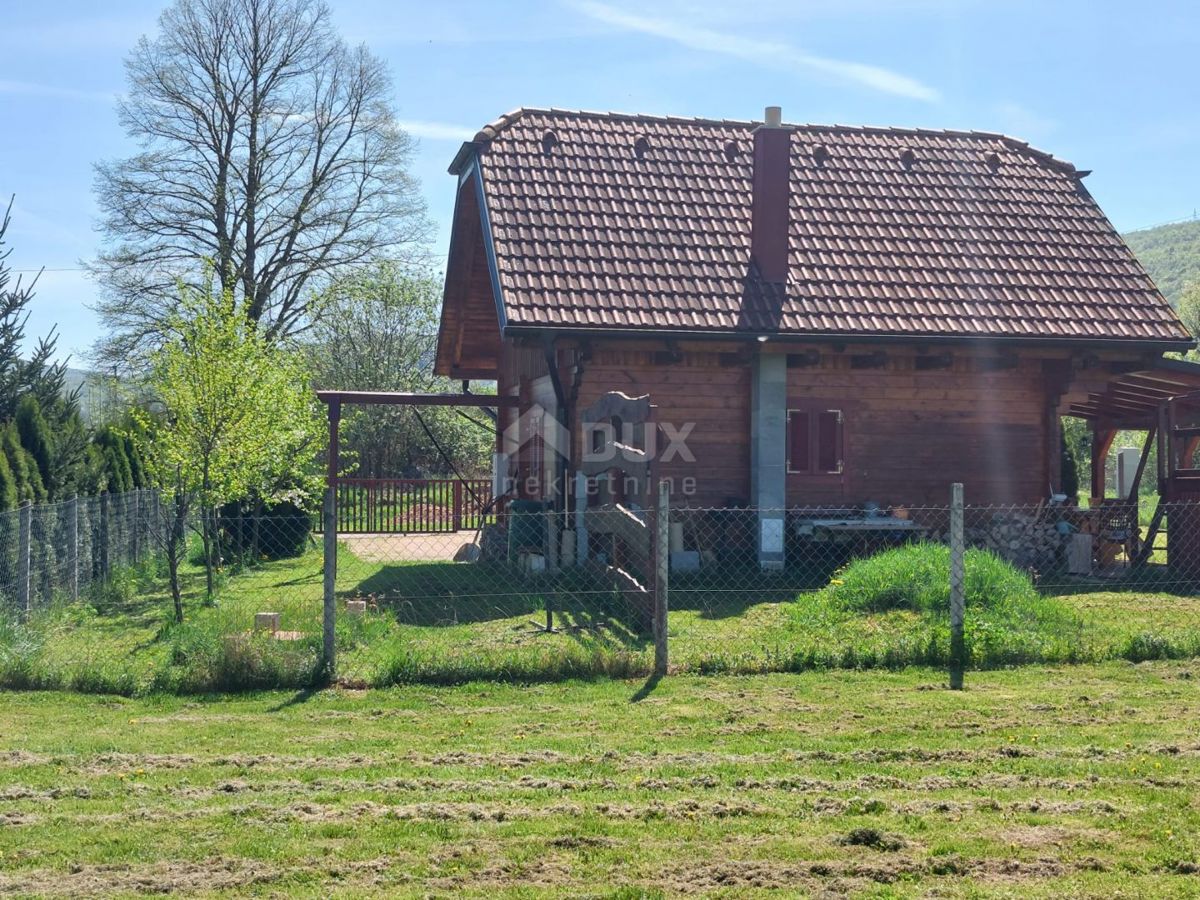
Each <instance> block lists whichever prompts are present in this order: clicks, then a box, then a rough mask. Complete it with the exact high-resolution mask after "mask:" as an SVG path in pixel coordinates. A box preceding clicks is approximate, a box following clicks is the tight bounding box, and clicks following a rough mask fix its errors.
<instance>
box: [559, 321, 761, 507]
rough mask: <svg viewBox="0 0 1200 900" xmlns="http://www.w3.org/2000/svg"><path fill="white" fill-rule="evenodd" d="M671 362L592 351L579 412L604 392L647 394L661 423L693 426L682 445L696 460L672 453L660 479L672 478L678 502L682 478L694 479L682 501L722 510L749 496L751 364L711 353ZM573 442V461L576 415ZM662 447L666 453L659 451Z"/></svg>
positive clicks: (650, 355) (627, 352)
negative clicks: (691, 489) (692, 488)
mask: <svg viewBox="0 0 1200 900" xmlns="http://www.w3.org/2000/svg"><path fill="white" fill-rule="evenodd" d="M683 357H684V358H683V360H682V361H681V362H679V363H675V364H671V365H663V364H656V362H655V353H654V352H652V351H647V350H634V349H605V348H604V345H603V344H601V345H599V346H597V347H596V348H595V349H593V350H592V352H591V358H590V359H588V360H586V361H585V362H584V363H583V375H582V377H581V379H580V382H579V399H578V403H577V404H576V409H577V410H582V409H585V408H586V407H588V406H590V405H591V404H592V403H594V402H595V401H596V399H597V398H598V397H600V395H602V394H604V393H607V392H608V391H621V392H623V393H625V394H628V395H629V396H631V397H637V396H640V395H642V394H649V395H650V399H651V402H652V403H654V404H655V405H656V406H657V407H658V419H659V421H660V422H666V423H668V424H669V425H671V426H673V427H674V428H676V429H680V428H683V427H684V426H685V425H686V424H687V423H689V422H691V423H695V426H694V429H693V430H692V433H691V435H690V436H689V437H688V439H687V448H688V450H689V451H690V452H691V453H692V454H693V455H694V457H695V462H688V461H686V460H685V459H683V458H681V457H679V456H676V457H675V458H674V459H669V460H666V461H664V462H661V463H660V464H659V466H658V475H659V477H662V478H672V479H674V483H675V493H676V500H677V501H681V500H683V499H684V498H681V497H680V493H681V491H682V489H683V488H682V485H683V479H685V478H689V477H690V478H694V479H695V491H694V493H692V494H691V496H689V497H687V498H686V500H687V502H689V503H690V504H691V505H692V506H725V505H728V504H729V503H731V502H733V501H737V500H740V501H742V502H746V501H747V500H748V499H749V496H750V367H749V365H748V363H741V364H738V365H722V364H721V355H720V354H719V353H716V352H688V353H685V354H683ZM574 432H575V439H574V440H573V441H572V444H573V447H574V449H575V455H576V459H578V444H579V440H578V434H579V422H578V417H576V421H575V427H574ZM664 449H665V448H664Z"/></svg>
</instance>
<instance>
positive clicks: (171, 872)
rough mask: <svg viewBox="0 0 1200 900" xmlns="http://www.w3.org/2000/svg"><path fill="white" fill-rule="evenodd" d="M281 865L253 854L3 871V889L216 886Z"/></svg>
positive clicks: (48, 891) (81, 892)
mask: <svg viewBox="0 0 1200 900" xmlns="http://www.w3.org/2000/svg"><path fill="white" fill-rule="evenodd" d="M281 874H283V873H282V872H281V870H279V869H276V868H274V867H272V866H268V865H266V864H265V863H260V862H256V861H254V860H243V859H239V860H234V859H210V860H205V861H203V862H169V863H167V862H165V863H156V864H154V865H152V866H131V865H105V866H80V865H75V866H72V867H71V868H70V869H67V870H58V869H35V870H30V871H27V872H17V873H3V872H0V894H9V893H12V894H36V895H38V896H56V897H64V896H66V897H89V896H96V895H99V894H118V893H129V894H172V893H187V892H194V891H204V892H212V891H219V890H224V889H230V888H241V887H246V886H250V885H254V884H264V883H266V882H269V881H273V880H275V879H276V878H278V877H279V876H280V875H281Z"/></svg>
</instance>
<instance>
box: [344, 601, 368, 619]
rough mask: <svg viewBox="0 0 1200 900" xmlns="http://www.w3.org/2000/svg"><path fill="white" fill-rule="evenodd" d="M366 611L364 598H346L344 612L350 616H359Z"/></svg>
mask: <svg viewBox="0 0 1200 900" xmlns="http://www.w3.org/2000/svg"><path fill="white" fill-rule="evenodd" d="M366 611H367V601H366V600H347V601H346V613H347V614H348V615H351V616H361V615H363V614H364V613H366Z"/></svg>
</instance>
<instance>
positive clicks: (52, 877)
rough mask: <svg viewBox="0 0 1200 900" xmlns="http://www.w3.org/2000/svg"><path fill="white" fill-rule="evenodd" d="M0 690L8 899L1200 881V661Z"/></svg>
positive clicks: (784, 890) (1182, 891)
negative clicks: (157, 692) (114, 691)
mask: <svg viewBox="0 0 1200 900" xmlns="http://www.w3.org/2000/svg"><path fill="white" fill-rule="evenodd" d="M943 680H944V679H943V677H942V675H941V674H940V673H939V672H936V671H930V670H920V669H910V670H905V671H900V672H887V671H874V672H861V671H836V672H816V673H805V674H799V675H770V676H761V677H723V678H705V677H699V676H677V677H673V678H667V679H664V680H662V681H661V682H659V683H657V684H653V683H650V684H646V683H643V682H640V681H599V682H588V683H580V682H571V683H566V684H557V685H549V684H543V685H532V686H517V685H507V684H496V683H472V684H469V685H464V686H459V687H453V688H438V687H428V686H408V687H400V688H391V689H386V690H379V691H357V690H345V689H338V688H334V689H330V690H326V691H322V692H317V693H313V694H305V693H301V694H293V693H287V692H274V693H262V694H255V695H242V696H238V697H233V698H228V697H225V698H221V697H212V698H206V699H203V700H199V699H187V698H180V697H166V696H159V697H155V698H147V699H138V700H128V699H123V698H119V697H102V696H85V695H79V694H64V693H53V692H38V693H7V694H0V894H17V895H21V894H27V895H59V896H67V895H69V896H96V895H109V894H120V895H136V894H141V893H151V892H153V893H165V892H179V893H194V894H199V895H206V896H214V895H228V894H251V895H272V896H278V895H281V894H287V895H290V896H291V895H295V896H328V895H330V894H340V895H368V894H378V895H389V896H485V895H486V896H496V897H510V896H511V897H527V896H565V895H569V896H584V895H586V896H595V897H642V896H645V897H658V896H675V895H681V894H691V893H702V894H717V895H722V896H767V895H775V896H796V895H807V894H814V895H815V894H822V893H825V894H826V895H829V896H846V895H850V896H866V897H907V896H925V895H930V894H932V895H936V896H942V897H980V896H1007V897H1038V896H1041V897H1061V896H1072V897H1088V896H1091V897H1116V896H1125V897H1132V896H1139V897H1168V896H1169V897H1182V896H1200V875H1198V874H1197V872H1200V855H1198V854H1200V839H1198V835H1200V804H1198V803H1197V800H1196V797H1197V796H1200V768H1198V763H1200V739H1198V738H1197V731H1196V722H1197V721H1198V720H1200V690H1198V686H1200V664H1198V663H1196V662H1192V661H1183V662H1153V663H1142V664H1130V663H1107V664H1103V665H1099V666H1070V667H1062V668H1045V667H1025V668H1021V669H1014V670H1007V671H995V672H982V673H973V674H970V675H969V676H968V681H967V690H966V691H965V692H950V691H948V690H945V689H944V688H943V687H942V683H943Z"/></svg>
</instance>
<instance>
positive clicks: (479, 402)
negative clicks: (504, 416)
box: [317, 391, 518, 408]
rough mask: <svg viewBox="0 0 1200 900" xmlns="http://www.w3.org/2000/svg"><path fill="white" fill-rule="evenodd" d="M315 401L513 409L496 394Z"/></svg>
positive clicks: (321, 394)
mask: <svg viewBox="0 0 1200 900" xmlns="http://www.w3.org/2000/svg"><path fill="white" fill-rule="evenodd" d="M317 399H318V400H320V401H321V402H322V403H328V404H330V405H332V404H334V403H337V404H339V408H340V404H343V403H345V404H357V405H367V406H475V407H507V406H512V407H515V406H517V405H518V401H517V398H516V397H501V396H498V395H496V394H409V393H403V392H399V391H317Z"/></svg>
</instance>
